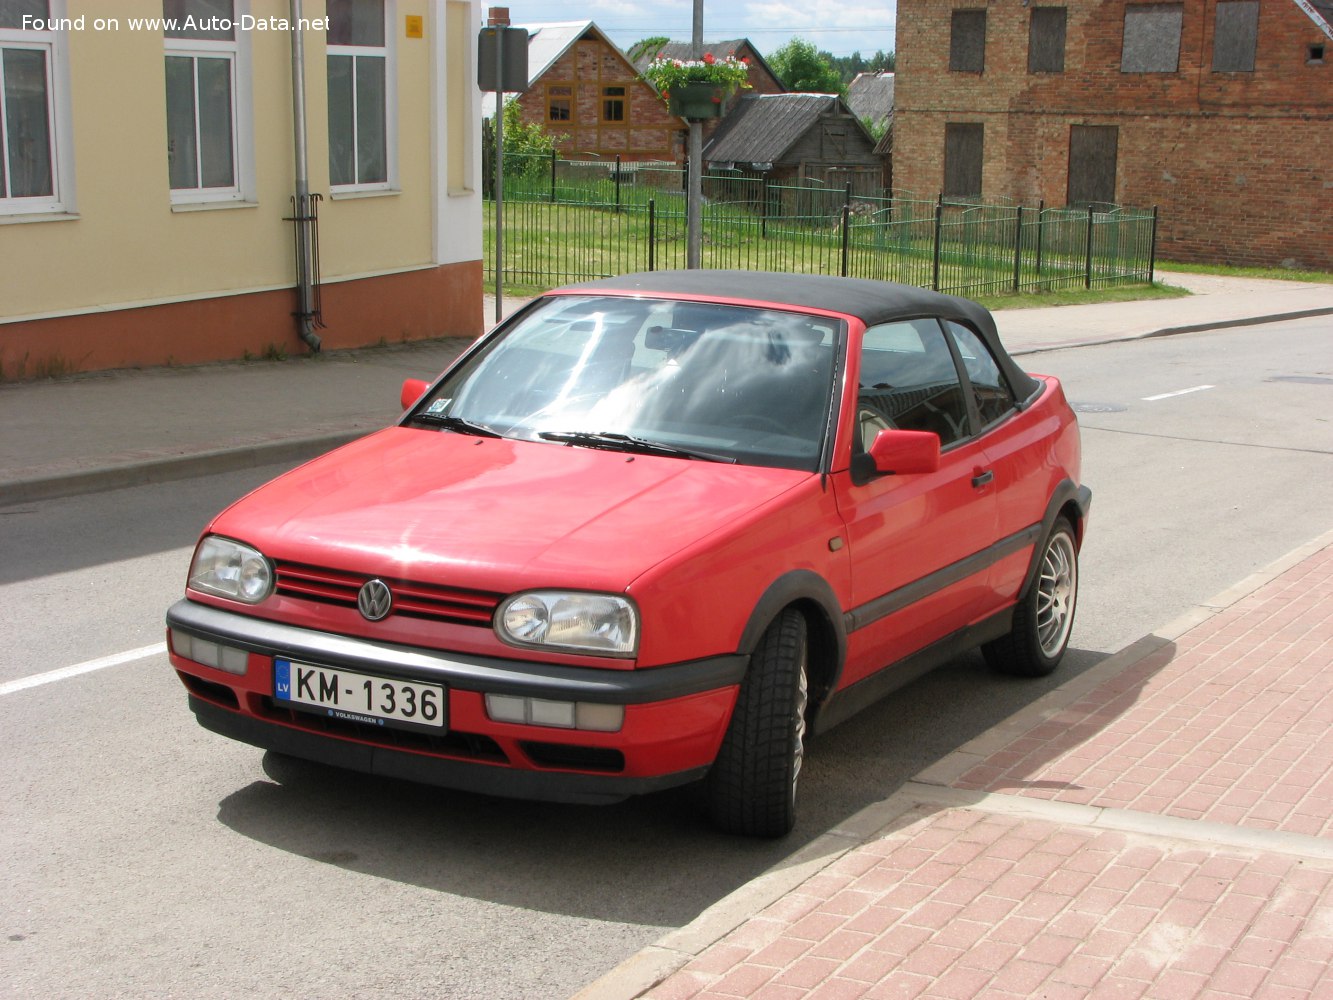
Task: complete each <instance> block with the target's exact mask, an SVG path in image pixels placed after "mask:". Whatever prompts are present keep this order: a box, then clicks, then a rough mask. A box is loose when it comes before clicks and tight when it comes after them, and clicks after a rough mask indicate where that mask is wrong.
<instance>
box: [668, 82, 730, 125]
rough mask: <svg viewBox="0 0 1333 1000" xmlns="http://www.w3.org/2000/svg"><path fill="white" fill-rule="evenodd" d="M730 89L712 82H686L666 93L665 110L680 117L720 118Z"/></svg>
mask: <svg viewBox="0 0 1333 1000" xmlns="http://www.w3.org/2000/svg"><path fill="white" fill-rule="evenodd" d="M729 96H731V90H730V89H729V88H727V87H720V86H718V85H717V84H714V83H687V84H684V85H683V86H680V87H677V88H676V89H675V90H673V91H671V92H670V93H669V94H668V95H667V110H669V111H670V112H671V113H672V114H673V115H679V116H680V117H681V118H721V117H722V107H723V105H724V104H725V103H726V100H727V98H728V97H729Z"/></svg>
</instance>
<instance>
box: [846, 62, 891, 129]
mask: <svg viewBox="0 0 1333 1000" xmlns="http://www.w3.org/2000/svg"><path fill="white" fill-rule="evenodd" d="M847 106H848V107H849V108H851V109H852V114H854V115H856V117H857V118H869V119H870V120H871V121H872V122H875V123H876V124H880V123H882V122H886V121H888V120H889V117H890V116H891V115H892V114H893V74H892V73H858V74H857V75H856V79H855V80H853V81H852V82H851V83H850V84H848V85H847Z"/></svg>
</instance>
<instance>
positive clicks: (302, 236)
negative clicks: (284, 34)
mask: <svg viewBox="0 0 1333 1000" xmlns="http://www.w3.org/2000/svg"><path fill="white" fill-rule="evenodd" d="M301 23H302V12H301V0H291V25H292V133H293V134H292V139H293V143H294V145H295V148H296V206H295V208H296V210H295V212H293V224H294V225H295V226H296V289H297V293H298V300H299V304H298V307H297V314H296V321H297V325H298V330H297V332H298V333H300V335H301V339H302V340H303V341H305V343H306V345H307V346H308V347H309V348H310V351H311V353H312V354H317V353H319V345H320V340H319V335H318V334H316V333H315V281H314V273H313V272H314V268H313V265H312V261H313V260H314V259H315V238H314V225H313V222H312V218H313V215H314V212H313V208H314V204H313V202H312V200H311V197H310V174H309V169H308V164H307V162H306V161H307V157H306V116H305V39H304V37H303V33H302V31H301Z"/></svg>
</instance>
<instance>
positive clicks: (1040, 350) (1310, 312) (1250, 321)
mask: <svg viewBox="0 0 1333 1000" xmlns="http://www.w3.org/2000/svg"><path fill="white" fill-rule="evenodd" d="M1315 316H1333V307H1330V308H1327V309H1325V308H1319V309H1301V310H1297V311H1295V312H1287V313H1271V314H1269V315H1267V316H1246V317H1242V318H1240V319H1226V320H1217V321H1215V322H1208V323H1194V324H1191V325H1189V326H1170V327H1165V328H1163V329H1161V330H1149V331H1148V332H1147V333H1132V334H1127V335H1125V336H1123V337H1102V338H1099V339H1096V340H1067V341H1063V342H1061V343H1058V344H1037V345H1034V346H1032V347H1014V348H1011V349H1009V354H1010V355H1011V356H1013V357H1020V356H1022V355H1025V354H1047V353H1049V352H1051V351H1067V350H1069V349H1070V348H1074V347H1102V346H1104V345H1106V344H1126V343H1129V342H1131V341H1135V340H1156V339H1158V338H1159V337H1176V336H1179V335H1180V334H1183V333H1206V332H1207V331H1209V330H1229V329H1232V328H1233V327H1246V326H1263V325H1264V324H1266V323H1285V322H1287V321H1289V320H1297V319H1311V318H1312V317H1315Z"/></svg>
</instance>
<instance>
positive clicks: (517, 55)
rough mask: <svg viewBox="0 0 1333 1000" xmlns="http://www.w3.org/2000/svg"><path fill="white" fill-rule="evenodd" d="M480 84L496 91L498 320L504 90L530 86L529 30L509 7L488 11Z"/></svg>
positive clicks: (498, 308) (480, 41)
mask: <svg viewBox="0 0 1333 1000" xmlns="http://www.w3.org/2000/svg"><path fill="white" fill-rule="evenodd" d="M477 86H478V87H479V88H481V89H482V90H492V89H493V90H494V91H495V322H497V323H498V322H500V320H501V319H503V318H504V183H505V181H504V177H505V175H504V117H505V115H504V112H505V92H506V91H508V92H510V93H522V92H523V91H525V90H527V89H528V33H527V31H526V30H525V29H523V28H513V27H510V25H509V8H508V7H492V8H490V10H488V11H487V17H486V27H484V28H482V29H481V34H480V35H479V36H478V37H477Z"/></svg>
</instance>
